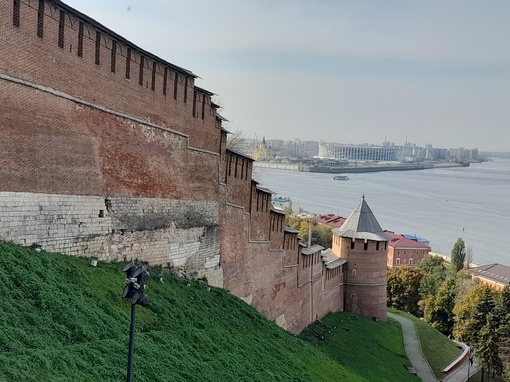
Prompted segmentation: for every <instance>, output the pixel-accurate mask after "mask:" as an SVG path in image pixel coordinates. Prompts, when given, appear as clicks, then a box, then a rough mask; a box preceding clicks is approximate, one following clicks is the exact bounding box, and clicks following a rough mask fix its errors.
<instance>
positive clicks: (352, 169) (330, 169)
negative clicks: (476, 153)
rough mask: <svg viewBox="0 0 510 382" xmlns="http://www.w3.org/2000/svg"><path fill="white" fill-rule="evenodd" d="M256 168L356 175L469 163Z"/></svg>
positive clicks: (273, 165)
mask: <svg viewBox="0 0 510 382" xmlns="http://www.w3.org/2000/svg"><path fill="white" fill-rule="evenodd" d="M253 165H254V167H256V168H268V169H274V170H290V171H302V172H318V173H328V174H340V173H348V174H357V173H367V172H381V171H409V170H425V169H431V168H447V167H468V166H469V163H453V162H442V163H395V164H388V163H385V164H378V163H373V164H357V163H354V164H349V165H346V166H325V165H303V164H295V163H282V162H265V161H264V162H262V161H261V162H258V161H257V162H254V164H253Z"/></svg>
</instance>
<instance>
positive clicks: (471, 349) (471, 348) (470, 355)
mask: <svg viewBox="0 0 510 382" xmlns="http://www.w3.org/2000/svg"><path fill="white" fill-rule="evenodd" d="M472 364H473V347H472V346H470V347H469V360H468V378H467V382H469V371H470V367H471V365H472Z"/></svg>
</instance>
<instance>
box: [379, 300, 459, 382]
mask: <svg viewBox="0 0 510 382" xmlns="http://www.w3.org/2000/svg"><path fill="white" fill-rule="evenodd" d="M388 311H389V312H391V313H395V314H398V315H400V316H402V317H406V318H409V319H411V320H413V321H414V323H415V325H416V329H417V331H418V336H419V337H420V343H421V348H422V351H423V355H424V356H425V358H426V359H427V361H428V362H429V364H430V367H431V368H432V370H433V372H434V374H435V375H436V377H437V378H438V379H439V378H442V377H444V374H443V373H442V370H443V369H444V368H445V367H446V366H448V365H449V364H450V363H451V362H452V361H454V360H455V359H456V358H457V357H459V356H460V355H461V354H462V349H460V348H459V347H458V346H457V344H456V343H455V342H454V341H452V340H450V339H449V338H448V337H446V336H445V335H444V334H442V333H440V332H439V331H437V330H436V329H434V328H433V327H432V326H431V325H429V324H428V323H426V322H425V321H423V320H420V319H419V318H417V317H415V316H413V315H412V314H409V313H405V312H401V311H398V310H395V309H388Z"/></svg>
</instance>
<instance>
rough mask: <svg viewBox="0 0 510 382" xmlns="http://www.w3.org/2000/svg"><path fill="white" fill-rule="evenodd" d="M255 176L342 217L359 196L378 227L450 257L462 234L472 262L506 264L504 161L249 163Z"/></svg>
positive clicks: (507, 168) (308, 206) (509, 163)
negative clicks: (341, 169)
mask: <svg viewBox="0 0 510 382" xmlns="http://www.w3.org/2000/svg"><path fill="white" fill-rule="evenodd" d="M254 179H255V180H257V181H258V182H260V184H261V186H263V187H266V188H269V189H271V190H272V191H273V192H275V193H276V194H277V195H282V196H288V197H290V198H291V199H292V201H293V202H294V203H298V204H299V206H300V207H301V208H303V209H304V210H306V211H308V212H312V213H316V214H326V213H333V214H337V215H340V216H344V217H347V216H348V215H349V213H350V212H351V211H352V209H353V208H355V207H356V206H357V205H358V203H359V202H360V200H361V198H362V196H363V195H365V200H366V201H367V203H368V205H369V206H370V208H371V209H372V212H373V213H374V215H375V217H376V218H377V220H378V221H379V224H380V225H381V227H382V228H383V229H386V230H390V231H394V232H396V233H403V234H415V235H417V236H419V237H423V238H426V239H427V240H429V241H430V245H431V247H432V251H433V252H438V253H442V254H445V255H449V254H450V252H451V250H452V248H453V245H454V244H455V241H456V240H457V239H458V238H459V237H460V238H462V239H463V240H464V241H465V243H466V246H467V247H471V249H472V252H473V261H474V262H475V263H480V264H488V263H501V264H505V265H509V266H510V159H495V160H493V161H490V162H484V163H474V164H471V166H470V167H451V168H434V169H427V170H415V171H386V172H376V173H367V174H349V180H344V181H339V180H333V175H331V174H321V173H308V172H299V171H286V170H272V169H262V168H256V169H255V170H254Z"/></svg>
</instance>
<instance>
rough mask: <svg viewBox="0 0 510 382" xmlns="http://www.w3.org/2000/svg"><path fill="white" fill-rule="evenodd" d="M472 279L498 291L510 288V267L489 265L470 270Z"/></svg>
mask: <svg viewBox="0 0 510 382" xmlns="http://www.w3.org/2000/svg"><path fill="white" fill-rule="evenodd" d="M468 272H469V273H470V274H471V279H473V280H474V281H476V282H478V283H480V284H484V285H488V286H490V287H491V288H494V289H496V290H499V291H501V290H503V288H504V287H506V286H510V267H509V266H506V265H501V264H487V265H481V266H479V267H476V268H472V269H468Z"/></svg>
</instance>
